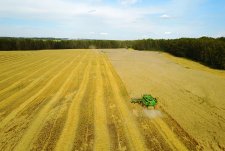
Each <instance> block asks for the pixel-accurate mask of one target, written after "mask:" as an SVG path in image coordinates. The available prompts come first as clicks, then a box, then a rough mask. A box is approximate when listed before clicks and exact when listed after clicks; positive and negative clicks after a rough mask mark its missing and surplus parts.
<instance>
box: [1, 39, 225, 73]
mask: <svg viewBox="0 0 225 151" xmlns="http://www.w3.org/2000/svg"><path fill="white" fill-rule="evenodd" d="M81 48H84V49H87V48H97V49H99V48H133V49H136V50H159V51H165V52H168V53H170V54H173V55H175V56H179V57H185V58H189V59H192V60H195V61H198V62H201V63H203V64H205V65H207V66H210V67H212V68H218V69H225V38H223V37H222V38H216V39H215V38H209V37H202V38H198V39H195V38H181V39H172V40H164V39H159V40H153V39H144V40H132V41H119V40H66V39H53V38H51V39H48V38H45V39H41V38H0V50H41V49H81Z"/></svg>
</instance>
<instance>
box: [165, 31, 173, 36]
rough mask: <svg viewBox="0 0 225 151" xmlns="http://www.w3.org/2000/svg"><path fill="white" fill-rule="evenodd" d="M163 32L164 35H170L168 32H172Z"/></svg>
mask: <svg viewBox="0 0 225 151" xmlns="http://www.w3.org/2000/svg"><path fill="white" fill-rule="evenodd" d="M164 34H165V35H170V34H172V32H170V31H166V32H164Z"/></svg>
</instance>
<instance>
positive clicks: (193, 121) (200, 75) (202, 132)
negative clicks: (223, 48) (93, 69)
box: [103, 49, 225, 150]
mask: <svg viewBox="0 0 225 151" xmlns="http://www.w3.org/2000/svg"><path fill="white" fill-rule="evenodd" d="M103 52H105V53H106V54H107V55H108V56H109V58H110V60H111V61H112V64H113V66H114V67H115V69H116V71H117V73H118V74H119V75H120V77H121V79H122V81H123V83H124V84H125V86H126V88H127V91H128V93H129V95H130V97H138V96H141V95H142V94H144V93H150V94H152V95H153V96H154V97H157V98H158V100H159V105H160V110H161V111H162V112H163V114H164V115H167V116H169V117H170V119H168V118H165V117H163V118H161V119H162V120H163V121H165V123H167V125H168V126H169V128H170V129H172V130H173V131H174V133H176V134H177V135H179V136H180V137H179V138H180V140H183V142H184V143H185V144H190V142H189V141H186V140H187V139H186V135H188V136H189V137H190V138H191V139H192V140H195V141H194V142H195V144H198V145H197V146H198V147H197V148H198V149H202V150H225V71H223V70H214V69H210V68H208V67H205V66H203V65H200V64H198V63H195V62H193V61H190V60H187V59H182V58H177V57H173V56H171V55H169V54H165V53H160V52H150V51H132V50H130V51H129V50H125V49H124V50H104V51H103ZM134 108H135V107H134ZM156 125H157V127H158V128H160V129H162V128H161V126H160V125H161V124H160V123H157V124H156ZM178 127H179V128H178ZM168 134H169V133H168ZM170 136H171V135H170ZM168 140H170V139H168ZM192 142H193V141H192ZM191 144H193V143H191ZM192 147H193V146H192ZM192 147H191V148H192ZM191 148H189V149H191Z"/></svg>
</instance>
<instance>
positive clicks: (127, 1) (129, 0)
mask: <svg viewBox="0 0 225 151" xmlns="http://www.w3.org/2000/svg"><path fill="white" fill-rule="evenodd" d="M119 1H120V3H121V4H123V5H131V4H135V3H137V2H138V1H140V0H119Z"/></svg>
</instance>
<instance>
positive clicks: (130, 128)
mask: <svg viewBox="0 0 225 151" xmlns="http://www.w3.org/2000/svg"><path fill="white" fill-rule="evenodd" d="M103 60H104V65H105V68H106V70H107V74H108V77H109V79H112V80H110V85H111V87H112V90H113V92H114V94H115V95H114V98H115V103H116V104H117V106H118V110H119V112H120V113H121V115H122V116H121V118H122V122H123V127H124V130H125V133H126V138H127V140H128V141H129V145H130V148H131V149H132V150H136V151H145V150H147V147H146V146H145V143H144V139H143V137H142V135H141V133H140V131H139V129H138V126H137V124H136V120H135V119H134V118H133V117H132V113H131V112H129V109H128V107H127V105H126V103H125V100H124V99H123V98H122V96H121V92H120V89H121V88H120V86H119V85H118V82H117V81H118V80H117V79H116V77H115V71H114V70H113V66H112V65H111V63H110V62H109V60H108V59H107V57H106V56H105V55H104V59H103ZM106 60H107V61H108V62H107V61H106ZM112 70H113V71H112Z"/></svg>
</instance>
